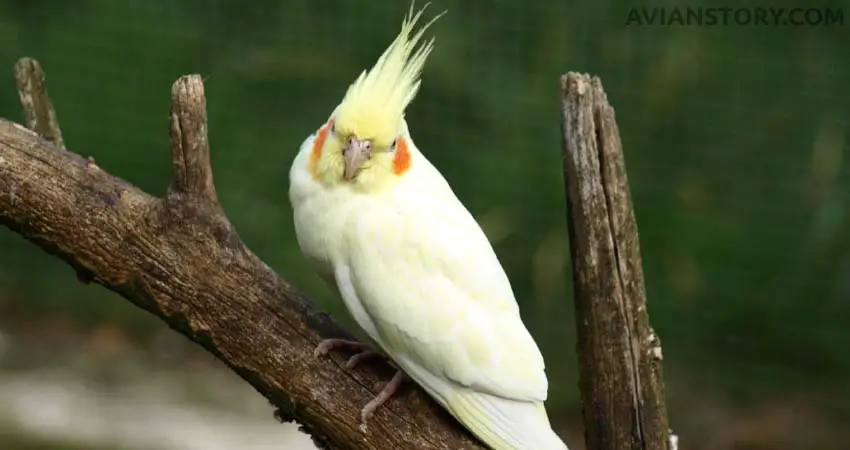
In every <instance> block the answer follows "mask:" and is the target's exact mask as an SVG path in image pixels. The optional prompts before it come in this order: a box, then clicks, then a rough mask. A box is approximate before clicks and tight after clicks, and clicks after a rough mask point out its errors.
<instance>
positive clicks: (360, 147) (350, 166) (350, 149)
mask: <svg viewBox="0 0 850 450" xmlns="http://www.w3.org/2000/svg"><path fill="white" fill-rule="evenodd" d="M371 156H372V141H370V140H368V139H363V140H360V139H357V138H355V137H350V138H348V141H347V142H346V144H345V146H344V147H343V148H342V159H343V162H344V164H345V170H344V171H343V174H342V176H343V178H344V179H345V180H346V181H351V180H352V179H354V176H355V175H357V172H358V171H360V167H361V166H362V165H363V163H364V162H366V160H368V159H369V158H370V157H371Z"/></svg>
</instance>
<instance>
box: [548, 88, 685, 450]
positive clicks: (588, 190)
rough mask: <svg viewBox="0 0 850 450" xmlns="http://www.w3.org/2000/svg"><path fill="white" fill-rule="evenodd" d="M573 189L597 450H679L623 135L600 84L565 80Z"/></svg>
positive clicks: (579, 295) (577, 274) (577, 281)
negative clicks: (648, 296)
mask: <svg viewBox="0 0 850 450" xmlns="http://www.w3.org/2000/svg"><path fill="white" fill-rule="evenodd" d="M561 89H562V95H563V97H562V115H563V117H562V119H563V121H562V132H563V153H564V182H565V185H566V191H567V214H568V220H567V222H568V226H569V236H570V255H571V258H572V267H573V287H574V293H575V310H576V323H577V331H578V353H579V364H580V387H581V399H582V406H583V415H584V425H585V441H586V443H587V448H588V450H627V449H629V450H638V449H641V450H672V449H671V447H672V444H673V443H675V440H672V439H671V438H670V437H669V435H670V432H669V430H668V427H667V409H666V405H665V398H664V383H663V381H662V376H661V356H662V355H661V342H660V340H659V339H658V336H657V335H656V334H655V333H654V332H653V330H652V327H651V326H650V324H649V315H648V313H647V309H646V294H645V291H644V284H643V272H642V269H641V257H640V245H639V243H638V233H637V225H636V223H635V217H634V211H633V210H632V201H631V194H630V193H629V185H628V180H627V177H626V166H625V161H624V159H623V151H622V145H621V143H620V132H619V130H618V128H617V123H616V121H615V118H614V109H613V108H612V107H611V105H609V104H608V99H607V97H606V95H605V92H604V90H603V89H602V83H601V81H600V80H599V78H596V77H593V78H592V79H591V78H590V76H588V75H580V74H577V73H572V72H571V73H568V74H567V75H565V76H563V77H562V78H561Z"/></svg>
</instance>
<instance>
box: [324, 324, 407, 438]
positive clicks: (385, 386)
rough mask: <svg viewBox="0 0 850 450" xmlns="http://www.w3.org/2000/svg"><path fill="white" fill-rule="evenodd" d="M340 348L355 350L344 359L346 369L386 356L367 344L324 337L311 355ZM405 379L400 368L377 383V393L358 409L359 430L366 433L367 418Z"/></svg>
mask: <svg viewBox="0 0 850 450" xmlns="http://www.w3.org/2000/svg"><path fill="white" fill-rule="evenodd" d="M341 348H348V349H352V350H355V351H356V352H357V353H355V354H354V355H353V356H351V357H350V358H348V361H346V363H345V368H346V369H353V368H354V367H355V366H357V365H358V364H360V363H361V362H363V361H365V360H367V359H372V358H386V356H384V355H383V354H382V353H380V352H378V351H376V350H375V349H373V348H372V347H371V346H369V345H368V344H364V343H362V342H357V341H350V340H347V339H325V340H323V341H322V342H320V343H319V345H318V346H316V349H315V350H314V351H313V355H314V356H315V357H317V358H318V357H320V356H325V355H327V354H328V353H330V352H331V351H333V350H337V349H341ZM405 379H407V377H406V375H405V373H404V372H402V371H401V370H397V371H396V373H395V375H393V377H392V379H390V381H388V382H381V383H378V384H377V386H376V389H375V390H376V391H377V395H375V397H374V398H373V399H372V400H370V401H369V403H366V406H364V407H363V409H362V410H360V425H359V426H358V428H359V429H360V431H362V432H363V433H366V431H367V430H368V427H367V423H368V422H369V419H371V418H372V416H374V415H375V411H377V409H378V408H379V407H380V406H381V405H383V404H384V403H386V401H387V400H389V399H390V398H391V397H392V396H393V394H395V392H396V391H397V390H398V387H399V386H400V385H401V383H402V382H403V381H404V380H405Z"/></svg>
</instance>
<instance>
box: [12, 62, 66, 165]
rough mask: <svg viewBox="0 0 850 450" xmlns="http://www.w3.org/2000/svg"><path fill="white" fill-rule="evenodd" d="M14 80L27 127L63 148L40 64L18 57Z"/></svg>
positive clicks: (63, 144)
mask: <svg viewBox="0 0 850 450" xmlns="http://www.w3.org/2000/svg"><path fill="white" fill-rule="evenodd" d="M15 81H17V83H18V95H19V96H20V97H21V106H23V107H24V114H25V115H26V117H27V127H29V129H31V130H33V131H35V132H36V133H38V134H39V135H40V136H42V137H44V138H45V139H47V140H48V141H50V142H52V143H53V145H55V146H57V147H59V148H61V149H63V150H64V149H65V143H64V142H62V130H60V129H59V121H58V120H57V119H56V110H55V109H54V108H53V103H52V102H51V101H50V97H49V96H48V95H47V86H46V85H45V84H44V71H43V70H42V69H41V64H39V63H38V61H36V60H34V59H32V58H21V59H19V60H18V62H17V63H15Z"/></svg>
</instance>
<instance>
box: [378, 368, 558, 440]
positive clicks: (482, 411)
mask: <svg viewBox="0 0 850 450" xmlns="http://www.w3.org/2000/svg"><path fill="white" fill-rule="evenodd" d="M393 360H394V361H396V363H398V364H399V366H401V367H402V368H403V369H404V371H405V372H406V373H407V374H408V375H409V376H410V377H411V378H413V380H415V381H416V383H417V384H419V386H421V387H422V388H423V389H425V391H426V392H427V393H428V394H429V395H430V396H431V397H432V398H433V399H434V400H436V401H437V403H439V404H440V405H442V406H443V408H445V409H446V410H448V411H449V413H451V415H452V416H454V417H455V419H457V420H458V421H459V422H460V423H461V424H463V426H464V427H466V429H467V430H469V431H470V432H472V434H474V435H475V436H476V437H477V438H478V439H480V440H481V441H482V442H484V443H485V444H487V446H488V447H490V448H491V449H492V450H569V448H567V444H565V443H564V441H562V440H561V438H560V437H558V435H557V434H555V431H553V430H552V426H551V425H549V416H548V415H546V408H545V407H544V406H543V403H539V402H538V403H534V402H527V401H519V400H511V399H507V398H504V397H498V396H495V395H490V394H486V393H483V392H478V391H474V390H472V389H469V388H466V387H463V386H460V385H458V384H457V383H454V382H452V381H451V380H448V379H446V378H444V377H437V376H434V375H433V374H431V373H430V372H428V371H427V370H425V369H423V368H422V366H420V365H419V364H417V363H416V362H415V361H412V360H411V359H409V358H406V357H399V358H397V359H395V358H394V359H393Z"/></svg>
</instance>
